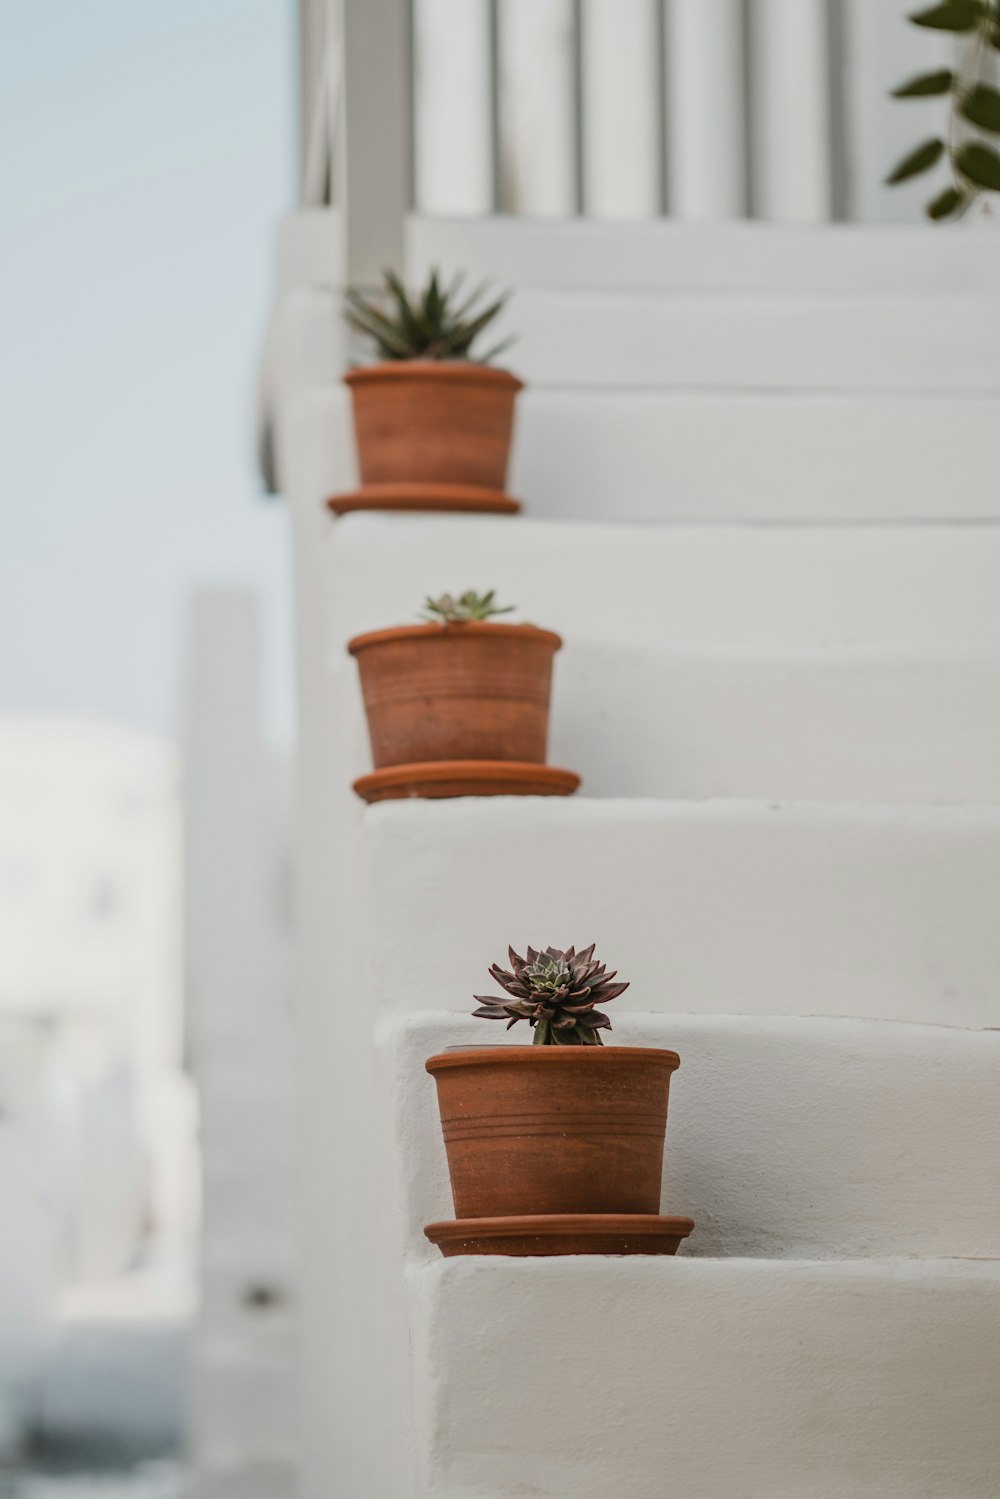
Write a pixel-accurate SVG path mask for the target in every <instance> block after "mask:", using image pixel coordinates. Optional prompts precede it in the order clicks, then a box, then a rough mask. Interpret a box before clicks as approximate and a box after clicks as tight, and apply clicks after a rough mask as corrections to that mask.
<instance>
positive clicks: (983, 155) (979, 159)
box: [955, 141, 1000, 193]
mask: <svg viewBox="0 0 1000 1499" xmlns="http://www.w3.org/2000/svg"><path fill="white" fill-rule="evenodd" d="M955 160H956V164H957V166H958V169H959V171H960V172H961V173H962V174H963V175H964V176H966V177H968V179H969V181H970V182H974V183H975V184H976V186H977V187H988V188H989V189H990V190H991V192H995V193H1000V156H998V155H997V153H996V152H995V151H994V150H993V147H992V146H983V145H981V144H980V143H979V142H978V141H970V142H969V144H968V145H967V146H963V147H962V149H961V151H959V153H958V156H957V157H956V158H955Z"/></svg>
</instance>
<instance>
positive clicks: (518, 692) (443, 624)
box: [347, 589, 580, 800]
mask: <svg viewBox="0 0 1000 1499" xmlns="http://www.w3.org/2000/svg"><path fill="white" fill-rule="evenodd" d="M495 596H496V595H495V590H493V589H490V591H489V592H488V593H484V594H477V593H475V592H473V591H471V590H470V591H468V592H466V593H463V594H462V595H461V596H460V597H458V598H454V597H453V596H452V595H451V594H444V595H442V597H441V598H439V599H427V601H426V604H425V613H424V620H425V623H423V624H416V625H398V626H396V627H395V628H393V629H388V630H375V631H373V632H371V633H370V634H367V635H357V636H355V638H354V639H353V640H351V641H349V642H348V647H347V648H348V650H349V651H350V653H351V655H352V656H354V658H355V660H356V661H357V663H358V669H359V672H360V676H361V691H362V695H363V697H364V704H365V713H366V715H367V719H368V732H369V737H370V739H371V746H372V758H373V760H374V763H375V772H374V774H373V775H371V776H364V777H362V778H361V780H360V781H358V782H356V783H355V789H356V790H357V791H358V792H359V794H360V795H362V796H365V797H366V799H368V800H382V799H384V798H387V797H400V796H414V795H418V796H462V795H490V794H500V793H511V792H514V793H521V794H540V795H566V794H568V793H569V792H571V791H574V790H575V789H576V787H577V786H578V785H579V783H580V779H579V776H576V775H574V774H573V773H572V772H571V771H565V770H559V769H557V768H556V767H554V766H548V765H546V764H545V756H546V752H547V746H548V732H549V702H550V697H551V692H552V661H553V657H554V656H555V653H556V651H558V650H559V648H560V647H561V645H562V641H561V640H560V638H559V636H558V635H556V634H554V633H553V632H552V631H551V630H540V629H538V628H537V627H536V626H535V625H528V624H511V623H508V622H504V623H498V622H497V620H496V616H498V615H501V614H509V613H510V612H511V607H503V608H502V607H500V606H498V605H497V604H496V603H495Z"/></svg>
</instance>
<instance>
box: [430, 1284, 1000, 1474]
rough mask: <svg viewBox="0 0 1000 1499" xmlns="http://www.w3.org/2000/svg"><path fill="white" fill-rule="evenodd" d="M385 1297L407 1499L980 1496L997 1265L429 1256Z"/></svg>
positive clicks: (998, 1454) (998, 1326)
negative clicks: (399, 1363) (412, 1422)
mask: <svg viewBox="0 0 1000 1499" xmlns="http://www.w3.org/2000/svg"><path fill="white" fill-rule="evenodd" d="M407 1292H408V1297H409V1302H410V1308H411V1317H412V1323H411V1331H412V1336H413V1340H414V1341H413V1353H414V1362H415V1366H416V1383H417V1388H418V1390H419V1392H420V1399H419V1405H418V1410H417V1419H416V1426H415V1438H416V1440H415V1452H416V1458H417V1464H416V1473H417V1482H416V1487H415V1494H416V1495H418V1496H419V1499H478V1496H482V1499H524V1496H527V1495H532V1496H535V1499H542V1496H546V1499H569V1496H570V1495H571V1496H572V1499H608V1496H609V1495H615V1496H616V1499H653V1496H654V1495H658V1494H661V1493H663V1494H666V1493H688V1494H692V1495H698V1499H716V1496H718V1499H731V1496H733V1495H739V1496H740V1499H917V1496H918V1495H919V1496H921V1499H932V1496H933V1499H995V1495H996V1475H997V1472H998V1471H1000V1423H998V1422H997V1419H996V1390H997V1388H998V1385H1000V1262H997V1261H993V1262H978V1263H977V1262H966V1261H954V1260H952V1261H948V1260H924V1261H902V1260H892V1259H890V1260H862V1261H852V1262H846V1263H839V1264H817V1263H811V1262H810V1263H802V1262H788V1261H780V1262H779V1261H773V1262H770V1263H769V1262H766V1261H756V1260H725V1261H720V1260H697V1259H688V1258H684V1257H679V1258H677V1259H666V1260H656V1259H641V1258H640V1259H637V1260H633V1261H629V1260H626V1259H614V1258H609V1259H597V1258H591V1257H589V1256H586V1257H581V1258H579V1259H570V1260H536V1261H530V1260H511V1259H495V1260H484V1259H467V1260H451V1261H444V1260H441V1261H439V1262H438V1263H437V1264H436V1265H433V1266H428V1267H425V1268H423V1269H420V1270H419V1271H415V1272H413V1273H411V1275H410V1276H409V1278H408V1282H407ZM654 1475H655V1477H654Z"/></svg>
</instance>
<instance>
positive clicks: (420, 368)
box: [344, 359, 524, 395]
mask: <svg viewBox="0 0 1000 1499" xmlns="http://www.w3.org/2000/svg"><path fill="white" fill-rule="evenodd" d="M380 380H382V381H385V380H397V381H398V380H443V381H445V382H447V381H454V380H458V381H463V380H465V381H469V382H473V383H476V384H480V385H499V386H504V387H505V388H506V389H507V390H511V391H513V393H514V394H515V395H516V394H517V392H518V391H519V390H523V389H524V381H523V380H519V379H518V378H517V376H516V375H512V374H511V372H510V370H504V369H499V368H497V367H496V366H495V365H491V364H477V363H476V361H475V360H474V359H383V360H380V361H379V362H378V363H377V364H359V365H355V366H354V367H353V368H352V369H349V370H348V371H347V373H346V375H345V376H344V383H345V385H348V386H352V387H353V386H355V385H374V384H375V383H376V382H378V381H380Z"/></svg>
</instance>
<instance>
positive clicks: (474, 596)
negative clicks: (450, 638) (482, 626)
mask: <svg viewBox="0 0 1000 1499" xmlns="http://www.w3.org/2000/svg"><path fill="white" fill-rule="evenodd" d="M496 596H497V595H496V589H495V588H491V589H490V591H489V593H476V591H475V589H474V588H469V589H466V591H465V593H463V594H460V595H459V597H458V598H455V597H454V595H453V594H450V593H443V594H442V595H441V597H440V598H437V599H432V598H427V599H425V600H424V609H423V616H422V617H423V618H424V619H429V620H433V621H434V622H435V623H436V624H446V625H465V624H469V623H471V622H473V621H476V620H484V619H492V618H493V616H494V615H495V614H513V612H514V609H515V608H516V605H514V604H505V605H504V606H503V607H502V608H500V607H498V606H497V605H496V604H494V602H493V600H494V599H495V598H496Z"/></svg>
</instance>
